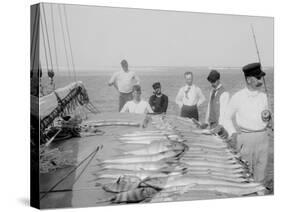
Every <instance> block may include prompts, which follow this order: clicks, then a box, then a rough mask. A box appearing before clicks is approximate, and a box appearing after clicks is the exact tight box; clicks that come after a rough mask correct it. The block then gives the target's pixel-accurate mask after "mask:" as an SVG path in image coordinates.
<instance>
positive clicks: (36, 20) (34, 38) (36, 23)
mask: <svg viewBox="0 0 281 212" xmlns="http://www.w3.org/2000/svg"><path fill="white" fill-rule="evenodd" d="M38 7H39V6H36V9H35V17H34V23H33V28H32V29H33V32H32V37H31V45H30V52H32V53H33V56H32V55H31V54H30V56H31V58H30V59H31V61H32V66H31V69H32V71H33V69H34V66H35V56H36V49H37V42H38V34H39V30H38V29H39V10H38ZM33 46H34V48H32V47H33ZM33 49H34V50H33ZM32 50H33V51H32Z"/></svg>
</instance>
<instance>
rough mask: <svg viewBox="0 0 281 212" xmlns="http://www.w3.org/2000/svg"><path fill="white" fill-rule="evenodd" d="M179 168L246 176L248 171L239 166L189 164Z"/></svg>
mask: <svg viewBox="0 0 281 212" xmlns="http://www.w3.org/2000/svg"><path fill="white" fill-rule="evenodd" d="M181 169H184V170H188V171H207V172H224V173H226V174H229V175H232V174H241V173H242V174H244V175H245V176H248V175H247V174H248V171H247V170H245V169H243V168H239V169H226V168H222V167H211V166H191V165H187V164H185V165H181Z"/></svg>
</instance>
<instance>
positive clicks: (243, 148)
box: [223, 63, 271, 183]
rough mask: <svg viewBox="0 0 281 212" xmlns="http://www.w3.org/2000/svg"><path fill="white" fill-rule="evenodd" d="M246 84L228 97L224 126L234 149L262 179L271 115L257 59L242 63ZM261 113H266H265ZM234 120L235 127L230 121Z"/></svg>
mask: <svg viewBox="0 0 281 212" xmlns="http://www.w3.org/2000/svg"><path fill="white" fill-rule="evenodd" d="M243 72H244V76H245V80H246V87H245V88H243V89H242V90H240V91H238V92H237V93H235V94H234V95H233V97H232V98H231V100H230V102H229V105H228V109H227V112H226V119H225V122H224V123H223V126H224V128H225V129H226V130H227V131H228V134H229V135H232V139H233V141H236V148H237V151H238V152H240V154H241V156H242V158H243V159H244V160H246V161H247V162H248V163H249V168H250V171H251V172H252V173H253V177H254V180H255V181H257V182H262V183H263V182H264V180H265V177H266V167H267V161H268V151H269V137H268V134H267V130H266V128H267V124H268V121H269V120H270V119H271V116H270V112H269V111H268V101H267V96H266V94H265V93H264V92H262V91H261V88H262V85H263V83H262V81H261V79H262V78H263V77H264V76H265V73H264V72H263V71H262V70H261V65H260V63H251V64H248V65H246V66H244V67H243ZM263 114H268V115H267V117H264V115H263ZM233 118H234V119H235V121H236V127H234V124H233Z"/></svg>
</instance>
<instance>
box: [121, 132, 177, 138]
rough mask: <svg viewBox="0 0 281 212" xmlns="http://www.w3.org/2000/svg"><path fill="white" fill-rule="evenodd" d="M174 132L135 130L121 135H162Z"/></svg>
mask: <svg viewBox="0 0 281 212" xmlns="http://www.w3.org/2000/svg"><path fill="white" fill-rule="evenodd" d="M171 134H175V133H174V132H172V131H137V132H132V133H126V134H123V135H122V137H137V136H163V135H171Z"/></svg>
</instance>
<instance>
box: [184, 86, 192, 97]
mask: <svg viewBox="0 0 281 212" xmlns="http://www.w3.org/2000/svg"><path fill="white" fill-rule="evenodd" d="M190 88H191V87H190V86H188V87H187V89H186V91H185V98H187V99H188V93H189V91H190Z"/></svg>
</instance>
